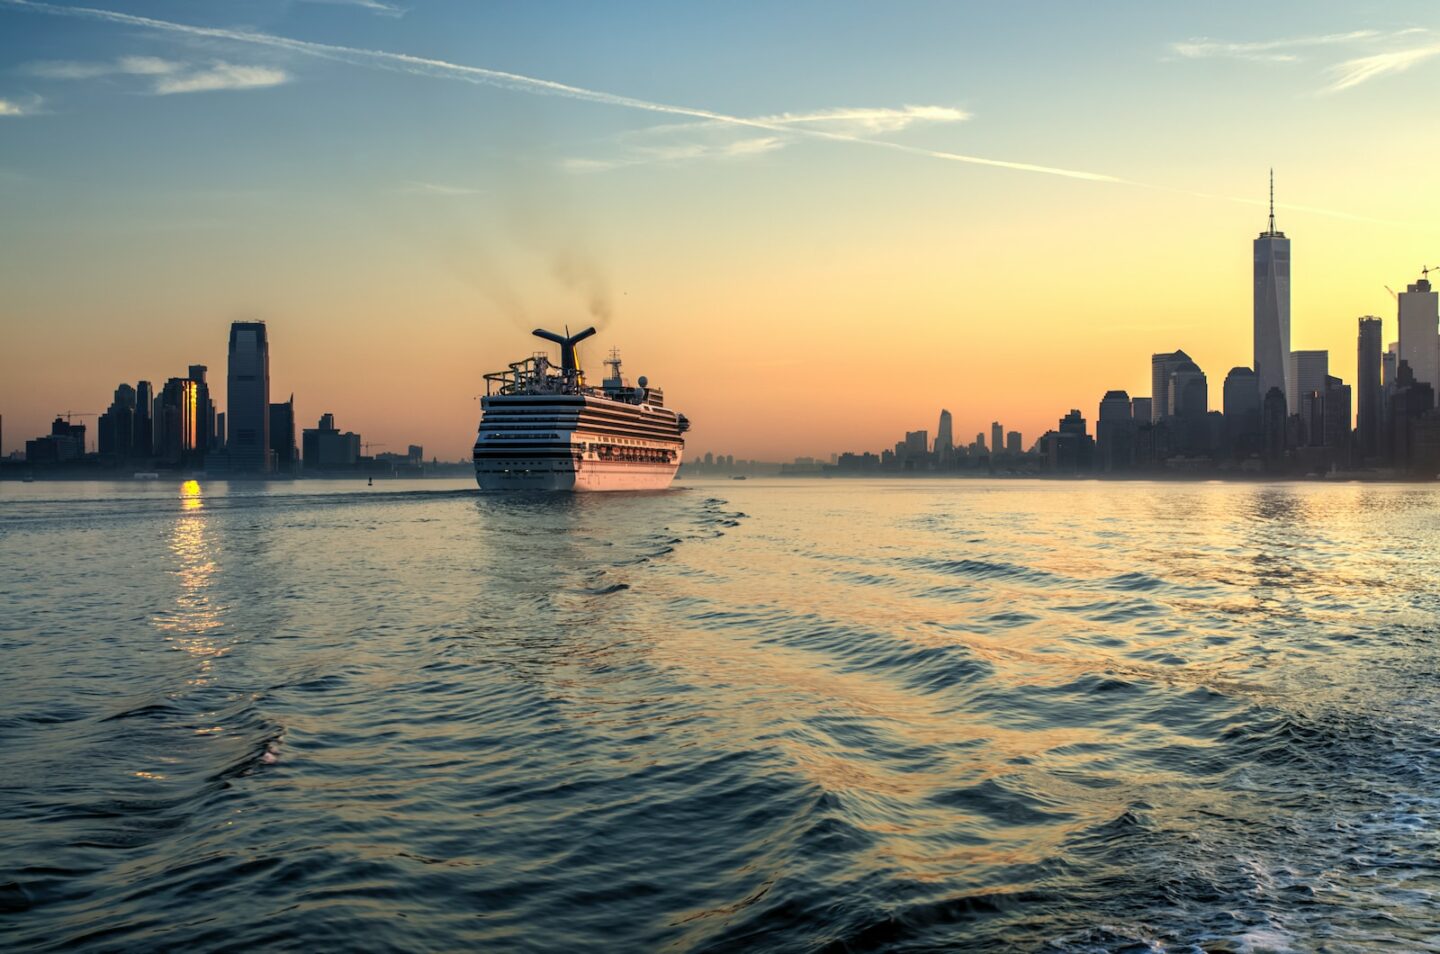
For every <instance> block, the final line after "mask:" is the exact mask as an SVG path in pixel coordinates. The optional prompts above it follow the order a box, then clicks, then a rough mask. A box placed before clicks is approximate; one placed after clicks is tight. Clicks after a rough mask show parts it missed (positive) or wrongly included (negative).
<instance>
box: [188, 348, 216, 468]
mask: <svg viewBox="0 0 1440 954" xmlns="http://www.w3.org/2000/svg"><path fill="white" fill-rule="evenodd" d="M207 371H209V368H207V367H205V365H203V364H192V365H190V368H189V378H190V380H191V381H194V382H195V432H196V438H195V443H196V446H197V447H199V449H200V450H201V451H213V450H218V449H219V448H220V443H221V436H220V434H218V433H217V432H216V416H215V402H214V401H212V400H211V399H210V385H208V384H206V383H205V374H206V372H207Z"/></svg>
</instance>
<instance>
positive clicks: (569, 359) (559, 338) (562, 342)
mask: <svg viewBox="0 0 1440 954" xmlns="http://www.w3.org/2000/svg"><path fill="white" fill-rule="evenodd" d="M567 330H568V329H567ZM530 333H531V334H532V335H534V336H535V337H537V338H544V339H545V340H546V341H553V342H555V343H556V344H558V345H559V346H560V369H561V370H562V371H574V372H576V373H577V374H578V373H579V371H580V359H579V358H578V357H576V355H575V346H576V345H577V344H579V343H580V342H582V341H584V340H585V339H586V338H588V337H590V336H591V335H593V334H594V333H595V329H594V328H586V329H585V330H584V331H582V332H580V333H579V334H578V335H571V336H570V337H568V338H567V337H565V336H564V335H557V334H556V333H555V332H553V331H546V330H545V329H544V328H536V329H535V330H534V331H532V332H530Z"/></svg>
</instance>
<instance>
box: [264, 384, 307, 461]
mask: <svg viewBox="0 0 1440 954" xmlns="http://www.w3.org/2000/svg"><path fill="white" fill-rule="evenodd" d="M270 453H271V455H272V460H273V461H274V463H275V469H276V470H277V471H279V472H280V473H282V474H289V473H293V472H294V470H295V465H296V463H298V462H299V460H300V451H299V450H297V449H296V447H295V395H293V394H292V395H290V400H288V401H286V402H285V403H284V404H272V405H270Z"/></svg>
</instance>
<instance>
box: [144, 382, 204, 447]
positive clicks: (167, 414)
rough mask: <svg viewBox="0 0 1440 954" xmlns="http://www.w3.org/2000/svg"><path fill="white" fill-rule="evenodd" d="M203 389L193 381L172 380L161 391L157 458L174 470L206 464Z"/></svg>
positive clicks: (157, 411)
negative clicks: (203, 439) (202, 422)
mask: <svg viewBox="0 0 1440 954" xmlns="http://www.w3.org/2000/svg"><path fill="white" fill-rule="evenodd" d="M199 388H200V386H199V385H198V384H196V383H195V381H193V380H191V379H190V378H171V379H170V380H169V381H166V382H165V386H164V387H163V388H161V389H160V400H159V402H157V404H156V409H155V420H156V425H157V426H156V428H155V434H156V447H155V456H156V457H158V458H160V460H162V461H163V462H164V463H166V464H168V465H170V466H172V467H193V466H198V465H199V464H200V463H201V462H202V461H203V460H204V455H205V447H204V445H203V444H202V443H200V420H199V419H200V406H199Z"/></svg>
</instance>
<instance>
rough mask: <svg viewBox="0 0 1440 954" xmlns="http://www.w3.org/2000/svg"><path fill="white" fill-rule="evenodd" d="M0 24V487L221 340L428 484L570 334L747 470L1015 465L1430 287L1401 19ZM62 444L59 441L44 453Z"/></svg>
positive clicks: (747, 5)
mask: <svg viewBox="0 0 1440 954" xmlns="http://www.w3.org/2000/svg"><path fill="white" fill-rule="evenodd" d="M93 3H94V5H93V6H82V5H79V4H73V3H61V2H39V0H0V415H3V417H4V432H3V444H0V452H5V453H8V452H9V451H11V450H13V449H15V448H19V447H23V444H24V441H25V439H26V438H28V437H33V436H35V435H37V434H40V433H44V432H47V431H48V425H49V421H50V420H51V419H52V418H53V416H54V415H55V413H56V412H58V411H64V410H74V411H79V412H99V411H103V410H104V409H105V407H106V406H107V405H108V403H109V401H110V399H111V395H112V392H113V390H114V388H115V386H116V385H117V384H118V383H120V382H122V381H124V382H132V383H133V382H134V381H136V380H140V379H148V380H150V381H153V382H155V383H156V384H157V386H158V385H159V384H161V383H163V381H164V380H165V379H166V378H168V377H172V376H183V375H184V374H185V369H186V368H187V366H189V365H190V364H196V363H200V364H207V365H208V366H209V367H210V369H211V371H210V373H211V378H212V382H214V383H212V389H213V392H214V394H215V397H216V400H217V404H218V405H219V406H220V409H221V410H224V405H225V395H224V386H223V379H224V367H225V360H226V355H225V349H226V343H227V340H228V328H229V323H230V322H231V321H233V320H253V319H262V320H264V321H266V322H267V324H268V327H269V335H270V342H271V345H270V347H271V395H272V400H283V399H284V398H285V397H287V396H288V395H290V394H291V393H293V394H294V395H295V401H296V405H297V415H298V418H299V420H300V422H301V424H302V425H303V426H313V424H314V421H315V420H316V419H317V418H318V417H319V416H320V414H322V413H324V412H327V411H328V412H333V413H334V414H335V416H336V419H337V423H338V424H339V426H340V427H341V428H342V429H345V430H355V431H357V432H359V433H361V434H362V435H363V437H364V439H365V440H367V441H371V442H373V450H374V451H378V450H380V449H382V448H383V449H392V450H403V449H404V447H405V446H406V445H408V444H412V443H418V444H422V445H423V446H424V447H425V451H426V454H427V456H439V457H441V458H442V459H459V458H462V457H465V456H467V455H468V451H469V447H470V445H471V443H472V442H473V439H474V431H475V425H476V422H477V420H478V416H479V407H478V402H477V400H476V395H477V394H479V393H481V392H483V390H484V382H483V380H482V375H483V373H484V372H486V371H492V370H497V369H500V368H502V367H504V366H505V365H506V364H508V363H509V362H511V361H515V360H518V359H520V358H522V357H525V356H527V355H529V354H530V353H532V352H534V351H535V350H537V348H538V347H540V342H538V341H535V340H534V339H532V338H530V337H529V331H530V330H531V329H532V328H535V327H537V326H541V327H550V328H557V329H558V328H560V327H562V326H565V325H568V326H569V327H570V328H571V329H576V328H579V327H583V326H585V325H587V324H594V325H596V326H597V327H598V328H599V329H600V331H599V334H598V336H597V337H596V338H595V339H594V340H593V342H592V343H590V344H589V345H588V346H587V347H586V348H584V349H582V358H583V359H584V360H585V361H586V363H587V365H588V366H589V367H590V368H592V369H593V370H594V371H595V372H599V371H601V368H600V361H601V359H602V358H603V357H604V356H605V354H606V352H608V351H609V349H610V348H611V347H618V348H620V349H621V353H622V356H623V358H624V361H625V369H626V372H627V374H628V375H629V376H631V377H632V378H633V377H637V376H639V375H640V374H645V375H647V376H648V377H649V379H650V381H651V383H652V384H658V385H661V386H663V387H664V388H665V392H666V402H667V404H668V405H669V406H671V407H675V408H677V409H678V410H680V411H682V412H684V413H685V414H686V415H687V416H688V417H689V418H690V419H691V421H692V422H693V428H692V430H691V432H690V435H689V441H688V446H689V451H690V452H691V453H700V454H703V453H704V452H706V451H712V452H715V453H730V454H734V455H735V456H736V457H745V458H761V459H769V460H780V459H787V460H788V459H789V458H791V457H795V456H800V455H816V456H828V455H829V454H830V453H831V452H837V451H846V450H855V451H860V450H874V451H878V450H879V449H881V448H883V447H887V446H890V445H891V444H893V443H894V442H895V441H896V440H897V439H899V438H900V437H901V436H903V432H904V431H906V430H914V429H919V428H926V429H928V430H930V432H931V434H932V435H933V434H934V431H935V427H936V420H937V418H938V415H939V411H940V409H941V408H948V409H949V410H950V411H951V412H952V413H953V415H954V418H955V433H956V437H957V440H959V439H961V438H964V439H966V440H968V439H969V435H972V434H975V433H977V432H979V431H984V432H985V433H986V434H987V436H988V433H989V427H990V423H991V421H996V420H998V421H1000V422H1001V423H1002V424H1003V425H1004V426H1005V427H1006V428H1007V429H1018V430H1020V431H1022V432H1023V433H1024V434H1025V441H1026V444H1027V445H1028V444H1029V443H1030V442H1031V440H1032V439H1033V438H1034V437H1035V436H1038V434H1039V433H1040V432H1042V431H1043V430H1045V429H1046V428H1050V427H1053V426H1054V425H1055V422H1056V420H1057V419H1058V418H1059V417H1060V416H1062V415H1063V414H1064V413H1065V412H1067V411H1068V410H1069V409H1070V408H1079V409H1080V410H1081V412H1082V413H1083V414H1084V415H1085V416H1086V418H1087V419H1090V420H1092V421H1093V419H1094V417H1095V413H1096V407H1097V405H1098V402H1099V400H1100V398H1101V396H1102V395H1103V394H1104V392H1105V391H1107V390H1109V389H1112V388H1121V389H1125V390H1128V391H1129V392H1130V393H1131V394H1132V395H1137V396H1141V395H1148V394H1149V390H1150V385H1149V380H1150V378H1149V375H1150V361H1149V356H1150V355H1151V354H1152V353H1154V352H1160V351H1172V350H1175V349H1176V348H1183V349H1184V350H1185V351H1186V352H1187V353H1188V354H1190V355H1191V356H1192V357H1193V358H1194V359H1195V360H1196V362H1197V363H1198V364H1199V365H1200V366H1201V368H1202V369H1204V371H1205V372H1206V373H1207V375H1208V377H1209V390H1210V399H1211V406H1212V407H1218V405H1219V402H1220V392H1221V384H1222V382H1223V380H1224V377H1225V374H1226V373H1227V372H1228V371H1229V369H1230V368H1232V367H1235V366H1238V365H1249V364H1250V363H1251V358H1252V354H1251V309H1252V298H1251V296H1252V291H1251V275H1250V270H1251V242H1252V240H1253V239H1254V238H1255V236H1256V234H1257V233H1258V232H1260V231H1261V230H1263V229H1264V227H1265V224H1266V214H1267V210H1266V207H1265V204H1266V190H1267V177H1268V174H1269V169H1271V168H1272V167H1273V168H1274V169H1275V180H1276V201H1277V209H1276V220H1277V225H1278V227H1279V228H1280V229H1281V230H1283V231H1284V232H1285V233H1286V234H1287V235H1288V236H1289V237H1290V239H1291V240H1292V254H1293V266H1292V334H1291V345H1292V348H1294V349H1296V350H1299V349H1309V348H1325V349H1329V350H1330V354H1331V373H1332V374H1338V375H1339V376H1341V377H1342V378H1344V379H1346V380H1347V381H1352V382H1353V380H1354V376H1355V336H1356V318H1357V317H1358V316H1360V315H1368V314H1373V315H1379V316H1381V317H1382V318H1383V319H1385V336H1386V340H1387V341H1390V340H1393V339H1394V337H1395V302H1394V300H1393V299H1392V298H1391V296H1390V293H1389V292H1388V291H1387V290H1386V286H1389V287H1390V288H1393V289H1396V290H1401V289H1402V288H1403V286H1404V285H1405V284H1407V283H1409V282H1414V281H1415V280H1417V279H1418V278H1419V273H1420V269H1421V267H1422V266H1425V265H1432V264H1433V265H1440V159H1437V157H1440V124H1437V123H1436V122H1435V119H1434V117H1435V116H1436V115H1437V109H1440V9H1437V8H1436V7H1435V5H1434V4H1433V3H1421V2H1414V3H1406V2H1387V3H1373V2H1345V3H1319V2H1293V3H1286V2H1277V3H1268V4H1254V3H1253V2H1248V3H1229V2H1217V3H1208V4H1183V5H1182V4H1155V3H1148V2H1136V3H1096V4H1074V3H1068V2H1054V3H1044V2H1016V3H1003V4H1001V3H985V4H981V3H963V2H945V3H940V2H936V3H915V2H909V3H907V2H895V3H886V4H877V3H862V2H854V3H847V2H839V0H825V2H814V3H811V2H790V3H774V2H753V3H751V2H727V3H724V4H720V3H710V4H700V3H672V2H655V3H606V4H597V3H590V2H575V3H551V2H541V0H526V2H509V3H499V2H489V0H457V2H428V0H408V2H405V0H394V2H392V0H236V2H219V0H216V2H206V3H197V2H194V0H168V2H146V0H138V2H126V3H121V2H111V3H104V2H102V0H93ZM78 420H81V421H83V422H86V423H91V424H92V425H93V421H94V419H93V418H80V419H78Z"/></svg>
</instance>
